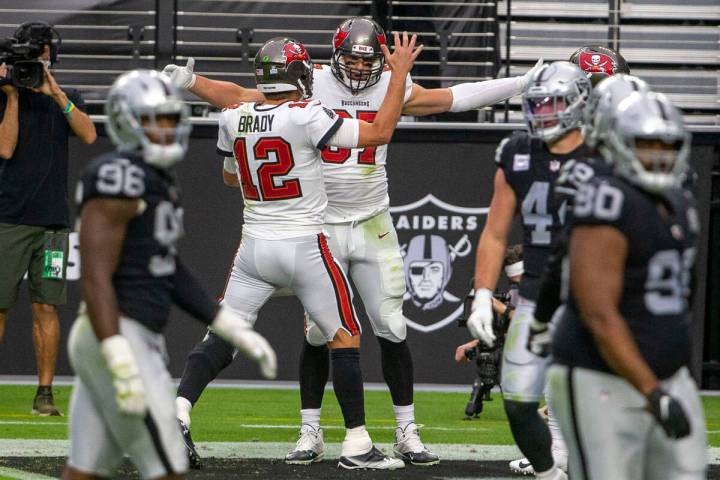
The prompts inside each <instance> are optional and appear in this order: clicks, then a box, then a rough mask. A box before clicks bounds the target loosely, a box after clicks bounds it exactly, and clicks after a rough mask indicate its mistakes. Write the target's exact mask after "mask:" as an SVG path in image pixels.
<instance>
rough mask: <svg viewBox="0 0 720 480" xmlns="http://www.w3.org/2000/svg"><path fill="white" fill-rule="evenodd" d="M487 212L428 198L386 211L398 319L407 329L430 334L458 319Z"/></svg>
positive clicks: (427, 196)
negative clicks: (400, 291) (400, 282)
mask: <svg viewBox="0 0 720 480" xmlns="http://www.w3.org/2000/svg"><path fill="white" fill-rule="evenodd" d="M487 212H488V209H487V208H467V207H459V206H456V205H451V204H449V203H446V202H443V201H442V200H439V199H438V198H436V197H435V196H433V195H432V194H428V195H426V196H425V197H424V198H422V199H420V200H418V201H417V202H413V203H410V204H407V205H399V206H394V207H390V214H391V215H392V217H393V223H394V225H395V230H396V231H397V234H398V239H399V242H400V251H401V253H402V255H403V264H404V269H405V283H406V286H407V293H406V294H405V298H404V300H405V301H404V304H403V313H404V314H405V317H406V318H407V319H408V326H410V328H413V329H415V330H418V331H421V332H426V333H427V332H432V331H435V330H439V329H441V328H443V327H445V326H446V325H448V324H451V323H453V322H454V321H455V320H456V319H457V318H458V317H459V316H460V315H461V314H462V310H463V300H464V298H465V295H466V293H467V290H468V281H469V279H470V278H471V277H472V275H473V270H474V265H475V262H474V256H473V255H471V254H472V253H473V252H474V245H475V243H476V242H477V238H478V235H479V232H480V229H481V228H482V225H483V224H484V221H485V220H484V216H485V215H487Z"/></svg>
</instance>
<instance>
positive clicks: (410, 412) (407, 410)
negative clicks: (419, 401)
mask: <svg viewBox="0 0 720 480" xmlns="http://www.w3.org/2000/svg"><path fill="white" fill-rule="evenodd" d="M393 410H395V421H396V422H397V426H398V427H400V429H401V430H405V428H406V427H407V426H408V425H410V424H411V423H415V405H414V404H410V405H402V406H398V405H393Z"/></svg>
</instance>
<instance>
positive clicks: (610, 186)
mask: <svg viewBox="0 0 720 480" xmlns="http://www.w3.org/2000/svg"><path fill="white" fill-rule="evenodd" d="M576 225H609V226H612V227H615V228H617V229H618V230H619V231H620V232H621V233H622V234H623V235H624V236H625V237H626V239H627V245H628V252H627V259H626V261H625V274H624V279H623V292H622V296H621V298H620V305H619V310H620V313H621V314H622V316H623V318H624V319H625V321H626V322H627V324H628V327H629V328H630V331H631V332H632V335H633V338H634V339H635V342H636V343H637V345H638V347H639V349H640V352H641V354H642V356H643V357H644V359H645V361H646V362H647V363H648V364H649V365H650V368H652V370H653V371H654V372H655V374H656V375H657V376H658V377H659V378H661V379H662V378H667V377H669V376H671V375H672V374H673V373H675V372H676V371H677V370H678V369H679V368H680V367H682V366H683V365H685V364H686V362H687V360H688V355H689V352H690V338H689V306H688V299H689V296H690V285H691V281H690V280H691V275H692V273H691V272H692V270H693V266H694V263H695V251H696V241H697V235H698V231H699V220H698V215H697V210H696V208H695V200H694V197H693V195H692V194H691V193H690V192H689V191H687V190H683V189H674V190H671V191H669V192H667V193H666V194H665V195H663V196H662V197H658V196H653V195H650V194H648V193H647V192H645V191H643V190H641V189H640V188H638V187H636V186H633V185H631V184H630V183H628V182H627V181H625V180H623V179H620V178H618V177H610V176H607V177H597V178H595V179H593V180H592V181H590V182H588V183H586V184H584V185H582V186H581V187H580V189H579V190H578V194H577V196H576V199H575V208H574V212H573V220H572V225H571V226H570V228H571V229H572V228H574V227H575V226H576ZM598 253H599V252H588V255H597V254H598ZM553 355H554V357H555V360H556V361H558V362H560V363H563V364H567V365H576V366H581V367H585V368H590V369H594V370H600V371H605V372H611V370H610V368H609V367H608V366H607V364H606V363H605V361H604V360H603V359H602V357H601V356H600V353H599V352H598V349H597V346H596V344H595V342H594V341H593V338H592V334H591V332H590V331H589V330H588V329H587V328H586V327H585V325H584V324H583V322H582V320H581V318H580V315H579V311H578V306H577V304H576V302H575V300H574V298H573V296H572V295H570V297H569V299H568V304H567V308H566V310H565V313H564V315H563V317H562V318H561V320H560V323H559V325H558V327H557V330H556V333H555V336H554V338H553Z"/></svg>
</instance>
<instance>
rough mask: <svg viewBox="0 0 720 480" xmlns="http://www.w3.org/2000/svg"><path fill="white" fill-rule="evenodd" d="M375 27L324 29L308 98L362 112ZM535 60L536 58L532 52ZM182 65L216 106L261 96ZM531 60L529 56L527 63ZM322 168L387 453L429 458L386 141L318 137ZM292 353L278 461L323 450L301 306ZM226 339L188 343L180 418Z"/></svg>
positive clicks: (407, 107)
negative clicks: (296, 406)
mask: <svg viewBox="0 0 720 480" xmlns="http://www.w3.org/2000/svg"><path fill="white" fill-rule="evenodd" d="M384 44H385V33H384V32H383V30H382V28H381V27H380V26H379V25H378V24H377V23H376V22H374V21H372V20H368V19H365V18H350V19H347V20H345V21H344V22H342V23H341V24H340V26H339V27H338V28H337V31H336V32H335V35H334V36H333V55H332V58H331V61H330V65H329V66H328V65H322V66H321V65H316V66H315V69H314V71H313V78H314V83H315V85H314V88H313V96H312V98H313V99H319V100H321V101H322V102H323V104H324V105H326V106H327V107H329V108H331V109H333V110H335V111H336V112H337V114H338V115H340V116H342V117H344V118H357V119H361V120H367V121H372V119H373V118H374V117H375V115H376V112H377V111H378V108H379V106H380V104H381V103H382V101H383V98H384V97H385V96H386V94H387V91H388V82H389V78H390V72H389V71H388V70H387V68H386V66H385V57H384V55H383V53H382V49H381V47H382V46H383V45H384ZM539 63H540V62H539ZM193 64H194V61H193V60H192V59H189V60H188V65H187V66H186V67H179V66H176V65H168V66H167V67H166V68H165V72H166V73H167V74H168V75H171V76H172V78H173V82H175V83H176V85H179V86H181V87H183V88H187V89H189V90H190V91H191V92H192V93H194V94H196V95H198V96H199V97H201V98H203V99H204V100H206V101H208V102H210V103H212V104H214V105H217V106H221V107H223V106H226V105H229V104H234V103H237V102H239V101H261V100H262V99H263V92H261V91H258V90H251V89H246V88H243V87H240V86H238V85H236V84H234V83H229V82H221V81H215V80H210V79H208V78H205V77H202V76H200V75H196V74H194V73H193V71H192V68H193ZM536 67H537V66H536ZM531 74H532V71H530V72H528V73H527V74H526V75H524V76H520V77H512V78H503V79H498V80H490V81H486V82H477V83H463V84H459V85H455V86H453V87H450V88H441V89H425V88H423V87H421V86H420V85H417V84H414V83H412V81H411V79H410V77H409V76H408V77H407V80H406V82H405V94H404V98H403V103H404V105H403V110H402V112H403V114H404V115H429V114H434V113H440V112H447V111H452V112H459V111H466V110H471V109H475V108H480V107H482V106H486V105H492V104H494V103H497V102H499V101H502V100H505V99H506V98H509V97H511V96H514V95H517V94H520V93H521V92H522V91H523V89H524V87H525V86H526V85H527V82H528V79H529V77H530V75H531ZM322 161H323V175H324V178H325V185H326V188H327V195H328V209H327V211H326V214H325V229H326V231H327V232H329V233H330V236H329V238H328V244H329V247H330V250H331V251H332V253H333V256H334V257H335V258H336V260H338V261H339V262H340V263H341V265H342V266H343V268H344V269H345V271H347V272H348V273H349V275H350V277H351V278H352V280H353V282H354V284H355V285H356V287H357V289H358V291H359V293H360V297H361V298H362V301H363V304H364V305H365V309H366V311H367V314H368V317H369V319H370V323H371V326H372V330H373V333H374V334H375V336H376V337H377V339H378V342H379V344H380V352H381V364H382V371H383V376H384V378H385V381H386V382H387V385H388V388H389V390H390V394H391V397H392V401H393V409H394V412H395V419H396V422H397V429H396V431H395V438H396V442H395V447H394V453H395V455H396V456H398V457H399V458H402V459H404V460H405V461H407V462H410V463H413V464H416V465H432V464H435V463H437V462H438V461H439V459H438V456H437V455H435V454H433V453H432V452H430V451H429V450H428V449H427V448H426V447H425V446H424V445H423V443H422V441H421V440H420V436H419V433H418V427H417V425H416V423H415V408H414V403H413V364H412V358H411V355H410V349H409V348H408V345H407V342H406V341H405V338H406V328H407V326H406V320H405V317H404V316H403V312H402V304H403V295H404V294H405V292H406V284H405V278H404V274H403V272H404V270H403V259H402V256H401V254H400V246H399V244H398V239H397V234H396V232H395V227H394V225H393V223H392V218H391V217H390V213H389V212H388V208H389V204H390V201H389V197H388V184H387V173H386V169H385V163H386V161H387V145H380V146H377V147H370V148H363V149H348V148H334V147H326V148H325V149H324V150H323V151H322ZM306 339H307V341H306V342H305V344H304V347H303V351H302V355H301V360H300V375H299V378H300V390H301V412H300V413H301V423H302V426H301V429H300V438H299V440H298V443H297V446H296V448H295V450H294V451H293V452H290V453H289V454H288V456H287V458H286V460H287V462H288V463H293V464H310V463H312V462H314V461H317V460H318V459H319V458H321V456H322V454H323V452H324V449H325V447H324V442H323V437H322V430H321V429H320V409H321V405H322V398H323V393H324V391H325V384H326V383H327V379H328V370H329V360H328V350H327V348H326V347H325V346H324V339H323V338H322V336H321V335H318V328H317V326H316V325H315V319H314V318H312V316H310V318H309V320H308V324H307V328H306ZM230 353H231V349H229V348H227V347H225V348H224V353H223V347H222V345H221V344H220V345H218V344H216V343H214V342H213V343H208V344H206V345H203V346H201V347H200V348H199V349H197V350H196V351H194V352H193V353H191V355H190V357H189V358H188V368H187V369H186V371H185V373H184V375H183V377H182V380H181V384H180V388H179V389H178V397H179V400H178V413H179V415H180V417H181V418H184V419H185V420H186V421H188V420H189V418H190V409H191V406H192V405H193V404H195V402H196V401H197V400H198V398H199V397H200V394H201V392H202V390H203V389H204V388H205V386H206V385H207V384H208V383H209V382H210V381H212V379H213V378H215V377H216V376H217V375H218V373H219V372H220V371H221V370H222V369H223V368H225V367H226V366H227V365H228V364H229V363H230V361H231V359H232V357H231V355H230Z"/></svg>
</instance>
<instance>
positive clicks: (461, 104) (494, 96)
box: [450, 77, 523, 112]
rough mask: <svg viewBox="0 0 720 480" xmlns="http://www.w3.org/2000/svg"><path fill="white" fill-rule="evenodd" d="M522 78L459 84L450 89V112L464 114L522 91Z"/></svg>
mask: <svg viewBox="0 0 720 480" xmlns="http://www.w3.org/2000/svg"><path fill="white" fill-rule="evenodd" d="M522 78H523V77H510V78H498V79H495V80H486V81H484V82H474V83H460V84H458V85H453V86H452V87H450V91H451V92H452V96H453V101H452V105H451V106H450V111H451V112H465V111H467V110H474V109H477V108H481V107H486V106H488V105H494V104H496V103H498V102H502V101H503V100H507V99H508V98H510V97H514V96H515V95H519V94H521V93H522V91H523V85H522V83H523V82H522Z"/></svg>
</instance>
